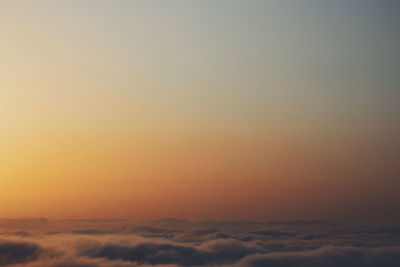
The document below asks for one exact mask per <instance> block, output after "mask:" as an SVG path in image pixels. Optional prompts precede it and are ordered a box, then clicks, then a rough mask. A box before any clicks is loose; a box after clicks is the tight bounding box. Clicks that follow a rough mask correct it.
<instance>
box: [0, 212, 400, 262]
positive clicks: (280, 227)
mask: <svg viewBox="0 0 400 267" xmlns="http://www.w3.org/2000/svg"><path fill="white" fill-rule="evenodd" d="M25 223H26V225H25V226H24V228H23V229H10V227H6V228H3V229H2V228H0V229H2V230H1V231H0V266H12V267H39V266H40V267H117V266H120V267H126V266H165V267H166V266H169V267H173V266H174V267H178V266H223V267H229V266H230V267H238V266H244V267H259V266H272V267H274V266H276V267H289V266H296V267H303V266H304V267H314V266H324V267H350V266H351V267H358V266H360V267H375V266H376V267H378V266H379V267H395V266H396V267H397V266H399V264H400V231H399V229H400V228H398V227H354V226H352V227H349V226H346V225H338V224H330V223H326V224H325V223H318V224H310V223H308V222H304V223H301V222H298V223H296V224H293V223H288V222H282V223H262V222H242V223H237V222H232V223H229V222H181V221H179V222H175V221H171V220H168V221H154V222H147V223H137V222H127V221H121V222H119V221H115V222H104V221H96V220H93V221H55V222H52V221H50V222H49V221H46V222H45V224H46V226H45V227H43V225H42V226H41V225H40V224H39V225H38V224H37V222H35V223H34V224H32V225H29V221H28V222H25Z"/></svg>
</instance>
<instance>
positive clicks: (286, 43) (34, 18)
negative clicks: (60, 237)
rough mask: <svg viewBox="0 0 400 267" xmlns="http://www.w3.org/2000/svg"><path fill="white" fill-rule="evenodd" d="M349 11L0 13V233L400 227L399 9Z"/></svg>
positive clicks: (339, 5) (28, 6)
mask: <svg viewBox="0 0 400 267" xmlns="http://www.w3.org/2000/svg"><path fill="white" fill-rule="evenodd" d="M356 2H357V1H322V0H321V1H294V0H293V1H278V0H271V1H266V0H265V1H263V0H259V1H257V0H249V1H245V0H242V1H238V0H219V1H212V0H201V1H191V0H171V1H170V0H168V1H162V0H159V1H155V0H149V1H123V0H118V1H111V0H109V1H101V0H98V1H94V0H93V1H76V0H65V1H62V0H56V1H50V0H48V1H45V0H38V1H24V0H21V1H13V0H2V1H0V36H1V41H0V217H49V218H86V217H89V218H91V217H101V218H144V219H152V218H160V217H179V218H186V219H224V220H228V219H229V220H287V219H299V218H300V219H329V220H349V221H362V220H366V219H368V220H373V221H383V222H389V223H392V222H393V223H394V222H400V213H399V210H400V162H399V161H400V119H399V114H400V103H399V100H400V71H399V70H400V52H399V47H400V16H398V14H399V12H400V4H399V3H398V2H396V1H386V0H384V1H358V3H359V4H355V3H356ZM360 2H361V3H362V4H360Z"/></svg>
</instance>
